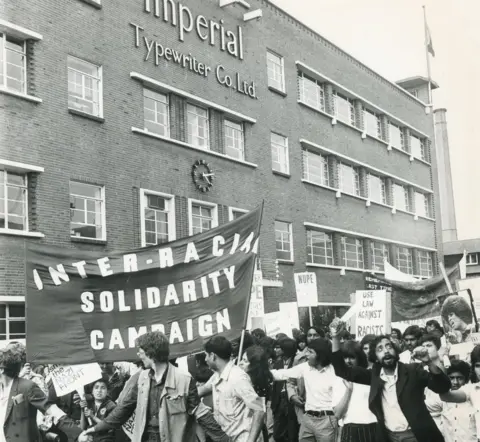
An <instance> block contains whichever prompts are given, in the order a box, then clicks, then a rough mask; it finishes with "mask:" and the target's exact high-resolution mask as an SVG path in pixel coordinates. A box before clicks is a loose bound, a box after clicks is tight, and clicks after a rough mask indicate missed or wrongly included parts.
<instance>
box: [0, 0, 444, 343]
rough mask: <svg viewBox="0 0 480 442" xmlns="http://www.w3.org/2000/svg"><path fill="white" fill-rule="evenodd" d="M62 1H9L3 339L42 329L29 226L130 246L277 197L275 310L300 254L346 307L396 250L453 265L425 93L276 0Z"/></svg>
mask: <svg viewBox="0 0 480 442" xmlns="http://www.w3.org/2000/svg"><path fill="white" fill-rule="evenodd" d="M61 3H62V4H61V5H60V4H59V2H52V1H47V0H34V1H27V0H17V1H15V2H4V3H3V6H2V8H3V10H2V11H1V15H0V16H1V17H2V18H1V19H0V36H1V40H0V61H1V69H0V103H1V106H0V115H1V121H2V131H1V133H0V136H1V140H0V141H1V142H0V189H1V191H0V302H1V303H2V307H1V308H2V310H1V312H2V315H3V316H2V317H1V318H0V321H3V323H4V325H3V326H0V339H13V338H19V337H21V335H22V333H24V322H22V321H24V320H23V316H22V314H23V315H24V313H22V312H23V311H24V310H23V304H22V303H23V301H24V296H25V291H26V287H25V286H26V282H25V281H26V279H25V264H24V256H25V249H26V247H27V246H28V242H30V241H35V242H45V243H48V244H55V245H59V246H64V247H71V248H82V249H88V250H105V251H109V250H113V249H120V250H126V249H130V248H135V247H141V246H145V245H150V244H156V243H158V242H163V241H169V240H174V239H176V238H180V237H183V236H186V235H192V234H195V233H198V232H201V231H203V230H205V229H209V228H211V227H214V226H215V225H218V224H222V223H226V222H228V221H229V220H231V219H232V218H234V217H236V216H240V215H241V214H242V213H244V212H245V211H248V210H251V209H253V208H254V207H256V206H257V205H258V204H260V203H261V202H262V200H264V201H265V210H264V216H263V225H262V236H261V244H260V256H259V258H260V259H259V262H260V268H261V270H262V273H263V278H264V296H265V310H266V311H267V312H269V311H275V310H277V309H278V303H279V302H288V301H294V300H295V288H294V282H293V273H294V272H303V271H313V272H315V273H316V275H317V281H318V301H319V303H320V305H324V306H327V307H332V308H334V309H335V308H337V307H345V306H347V305H348V304H349V302H350V297H349V295H350V294H351V293H352V292H354V291H355V290H358V289H362V288H363V287H364V281H363V277H364V272H365V271H367V270H371V269H374V270H376V271H377V272H381V271H382V268H383V260H384V258H385V257H387V258H388V259H389V261H390V262H391V263H393V265H395V266H396V267H397V268H399V269H400V270H402V271H404V272H406V273H410V274H414V275H419V276H429V275H431V274H433V273H436V268H437V261H438V260H439V259H442V248H441V241H439V232H441V227H440V226H439V219H438V217H437V216H436V214H437V212H438V207H437V203H436V202H437V198H436V196H437V195H438V183H437V182H436V176H437V174H436V159H435V155H434V146H433V138H434V137H433V121H432V116H431V114H428V113H427V112H426V109H427V111H428V108H426V105H425V103H424V102H423V101H421V100H420V99H419V98H417V97H415V96H414V95H413V94H411V93H409V92H407V91H406V90H405V89H403V88H402V87H400V86H399V85H397V84H394V83H392V82H390V81H388V80H386V79H385V78H383V77H381V76H380V75H378V74H377V73H375V72H373V71H372V70H371V69H369V68H368V67H366V66H365V65H363V64H362V63H361V62H359V61H358V60H356V59H354V58H353V57H352V56H350V55H349V54H347V53H345V52H344V51H342V50H340V49H339V48H338V47H336V46H335V45H333V44H332V43H330V42H329V41H328V40H326V39H324V38H323V37H321V36H320V35H318V34H317V33H315V32H314V31H312V30H311V29H309V28H307V27H306V26H305V25H303V24H302V23H300V22H299V21H297V20H296V19H295V18H293V17H291V16H290V15H288V14H287V13H285V12H284V11H282V10H281V9H279V8H277V7H276V6H275V5H274V4H272V3H270V2H269V1H266V0H251V2H250V4H247V3H246V2H244V1H237V2H229V1H227V0H208V1H206V0H189V1H188V2H187V1H184V2H183V3H182V2H181V1H174V0H132V1H128V2H121V3H122V4H121V5H119V3H118V2H114V1H112V0H68V1H65V2H61ZM229 3H230V4H229ZM255 17H258V18H255ZM22 327H23V328H22Z"/></svg>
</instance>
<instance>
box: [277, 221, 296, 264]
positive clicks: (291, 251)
mask: <svg viewBox="0 0 480 442" xmlns="http://www.w3.org/2000/svg"><path fill="white" fill-rule="evenodd" d="M277 222H279V223H284V224H287V225H288V239H289V242H290V259H285V258H278V257H277V253H278V252H279V250H278V249H277ZM274 232H275V259H276V260H277V261H279V262H293V256H294V255H293V228H292V223H291V222H289V221H282V220H279V219H275V223H274ZM282 244H283V241H282ZM280 252H283V253H287V252H288V251H287V250H280Z"/></svg>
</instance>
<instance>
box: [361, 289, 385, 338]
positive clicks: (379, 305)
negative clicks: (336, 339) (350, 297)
mask: <svg viewBox="0 0 480 442" xmlns="http://www.w3.org/2000/svg"><path fill="white" fill-rule="evenodd" d="M355 304H356V306H357V311H356V322H355V323H356V338H357V340H360V339H362V338H363V337H364V336H365V335H383V334H385V333H386V332H387V315H386V312H387V292H386V291H385V290H358V291H357V292H356V293H355Z"/></svg>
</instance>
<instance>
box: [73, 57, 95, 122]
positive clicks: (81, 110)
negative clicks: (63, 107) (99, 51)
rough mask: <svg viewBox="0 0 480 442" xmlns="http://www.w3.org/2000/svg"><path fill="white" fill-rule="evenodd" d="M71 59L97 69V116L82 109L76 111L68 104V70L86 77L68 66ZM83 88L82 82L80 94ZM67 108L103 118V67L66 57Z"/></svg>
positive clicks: (80, 59) (77, 58)
mask: <svg viewBox="0 0 480 442" xmlns="http://www.w3.org/2000/svg"><path fill="white" fill-rule="evenodd" d="M71 59H75V60H77V61H80V62H82V63H85V64H88V65H90V66H95V67H96V68H97V75H98V79H97V81H98V115H96V114H95V113H90V112H86V111H85V110H83V109H77V108H75V107H71V106H70V103H69V101H70V88H69V81H68V73H69V72H70V70H73V71H75V72H79V73H80V74H82V75H83V76H85V75H88V74H85V73H84V72H80V71H77V70H76V69H74V68H71V67H70V65H69V61H70V60H71ZM83 87H84V82H83V81H82V93H83V92H84V91H83ZM92 103H94V102H93V101H92ZM67 107H68V109H69V110H73V111H77V112H82V113H84V114H87V115H92V116H93V117H98V118H103V66H102V65H97V64H95V63H92V62H90V61H87V60H84V59H82V58H79V57H75V56H74V55H68V56H67Z"/></svg>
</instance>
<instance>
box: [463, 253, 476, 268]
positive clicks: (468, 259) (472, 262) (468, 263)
mask: <svg viewBox="0 0 480 442" xmlns="http://www.w3.org/2000/svg"><path fill="white" fill-rule="evenodd" d="M469 257H470V258H469ZM472 257H475V260H472V259H471V258H472ZM465 261H466V265H467V266H477V265H478V253H476V252H475V253H467V256H466V257H465Z"/></svg>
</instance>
